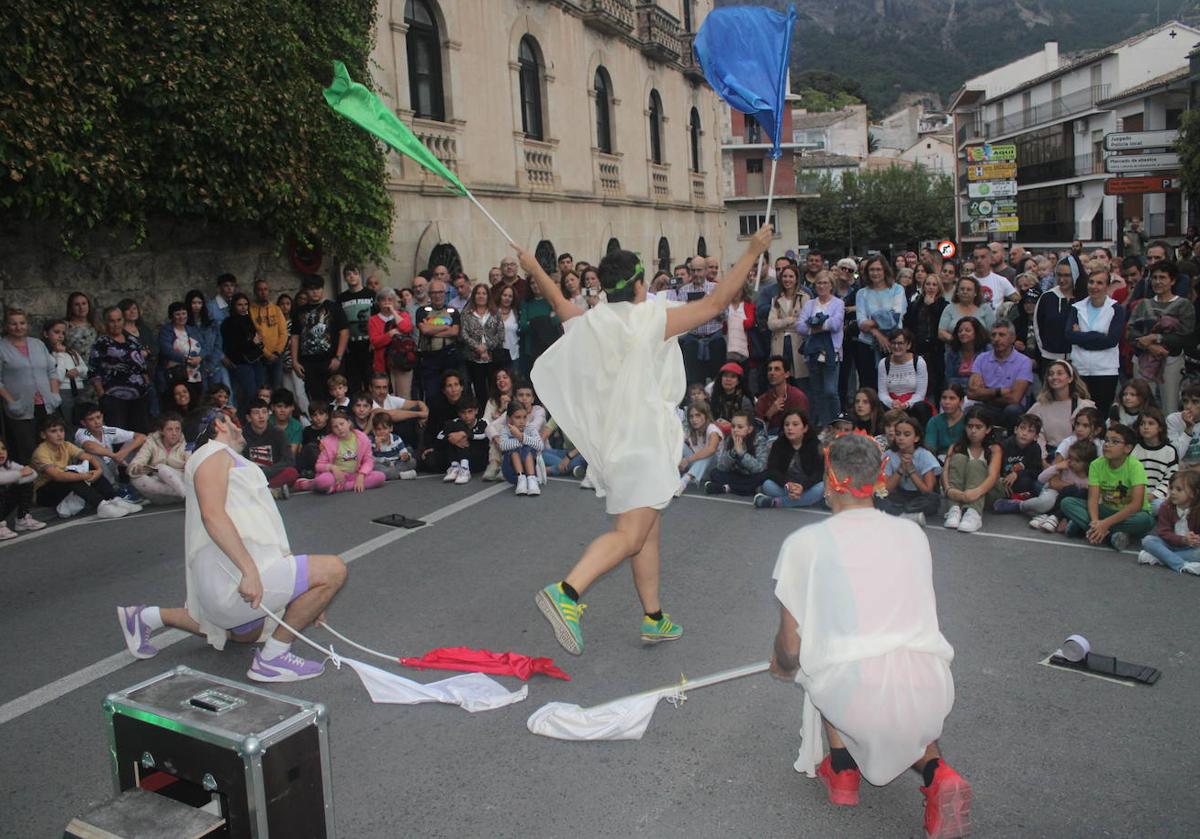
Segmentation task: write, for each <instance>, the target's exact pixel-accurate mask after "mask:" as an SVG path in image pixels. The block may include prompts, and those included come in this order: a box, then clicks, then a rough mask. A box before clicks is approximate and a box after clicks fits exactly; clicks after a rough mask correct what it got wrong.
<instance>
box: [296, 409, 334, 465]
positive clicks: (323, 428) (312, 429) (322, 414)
mask: <svg viewBox="0 0 1200 839" xmlns="http://www.w3.org/2000/svg"><path fill="white" fill-rule="evenodd" d="M328 433H329V407H328V406H327V405H323V404H321V403H320V402H313V403H312V404H311V405H309V406H308V427H307V428H305V429H304V431H303V433H302V434H301V435H300V454H298V455H296V471H298V472H299V473H300V477H301V478H314V477H316V474H317V458H318V457H320V456H321V438H322V437H324V436H325V435H326V434H328Z"/></svg>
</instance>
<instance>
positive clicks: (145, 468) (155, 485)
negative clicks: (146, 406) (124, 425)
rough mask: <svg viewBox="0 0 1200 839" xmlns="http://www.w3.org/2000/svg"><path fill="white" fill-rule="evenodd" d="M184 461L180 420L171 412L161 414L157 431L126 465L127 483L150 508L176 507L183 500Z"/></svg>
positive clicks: (184, 449)
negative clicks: (149, 504)
mask: <svg viewBox="0 0 1200 839" xmlns="http://www.w3.org/2000/svg"><path fill="white" fill-rule="evenodd" d="M187 459H188V450H187V443H186V442H185V441H184V439H183V417H181V416H179V414H176V413H173V412H167V413H165V414H160V415H159V417H158V431H155V432H152V433H151V434H150V435H149V436H148V437H146V442H145V443H143V444H142V447H141V448H140V449H138V453H137V454H136V455H134V457H133V460H132V461H131V462H130V464H129V476H130V483H132V484H133V488H134V489H136V490H137V491H138V492H139V493H141V495H142V496H143V497H144V498H145V499H146V500H147V501H149V502H150V503H151V504H175V503H177V502H179V501H182V500H183V498H184V484H183V469H184V467H185V466H187Z"/></svg>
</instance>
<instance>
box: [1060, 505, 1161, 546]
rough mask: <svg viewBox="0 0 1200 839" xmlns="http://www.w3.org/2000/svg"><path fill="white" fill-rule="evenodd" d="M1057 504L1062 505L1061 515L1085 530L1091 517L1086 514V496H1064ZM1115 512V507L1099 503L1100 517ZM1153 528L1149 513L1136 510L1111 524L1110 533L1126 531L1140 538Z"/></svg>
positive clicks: (1106, 516)
mask: <svg viewBox="0 0 1200 839" xmlns="http://www.w3.org/2000/svg"><path fill="white" fill-rule="evenodd" d="M1059 506H1061V507H1062V512H1063V515H1064V516H1066V517H1067V520H1068V521H1070V522H1071V523H1072V524H1075V525H1077V526H1078V527H1081V528H1083V529H1084V530H1087V529H1088V527H1089V526H1090V525H1091V523H1092V517H1091V516H1090V515H1089V514H1088V502H1087V499H1086V498H1064V499H1062V501H1061V502H1060V504H1059ZM1115 512H1117V508H1116V507H1110V506H1108V505H1107V504H1101V505H1100V518H1102V519H1106V518H1108V517H1109V516H1111V515H1112V514H1113V513H1115ZM1153 529H1154V519H1152V518H1150V514H1149V513H1148V512H1146V511H1145V510H1138V511H1137V512H1136V513H1134V514H1133V515H1132V516H1130V517H1129V518H1127V519H1125V521H1123V522H1120V523H1118V524H1115V525H1113V527H1112V530H1111V531H1110V532H1112V533H1128V534H1129V535H1130V536H1132V537H1133V538H1134V539H1140V538H1141V537H1143V536H1145V535H1146V534H1147V533H1149V532H1150V531H1151V530H1153Z"/></svg>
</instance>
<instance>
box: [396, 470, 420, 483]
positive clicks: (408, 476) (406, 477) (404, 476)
mask: <svg viewBox="0 0 1200 839" xmlns="http://www.w3.org/2000/svg"><path fill="white" fill-rule="evenodd" d="M416 477H417V470H416V469H409V470H407V471H405V472H401V473H400V480H402V481H413V480H416Z"/></svg>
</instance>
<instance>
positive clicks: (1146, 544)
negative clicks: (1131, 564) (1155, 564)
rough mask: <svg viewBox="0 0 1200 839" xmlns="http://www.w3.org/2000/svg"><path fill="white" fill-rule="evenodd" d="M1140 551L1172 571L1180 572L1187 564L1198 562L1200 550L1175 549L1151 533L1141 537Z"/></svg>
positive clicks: (1199, 560)
mask: <svg viewBox="0 0 1200 839" xmlns="http://www.w3.org/2000/svg"><path fill="white" fill-rule="evenodd" d="M1142 550H1144V551H1145V552H1146V553H1148V554H1150V555H1151V556H1153V557H1154V558H1155V559H1157V560H1158V561H1159V562H1161V563H1162V564H1163V565H1165V566H1167V567H1168V568H1170V569H1171V570H1172V571H1180V570H1182V569H1183V566H1184V563H1187V562H1200V548H1177V547H1175V546H1174V545H1168V544H1167V543H1166V541H1165V540H1164V539H1163V538H1162V537H1161V536H1155V535H1154V534H1153V533H1151V534H1149V535H1147V536H1144V537H1142Z"/></svg>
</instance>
